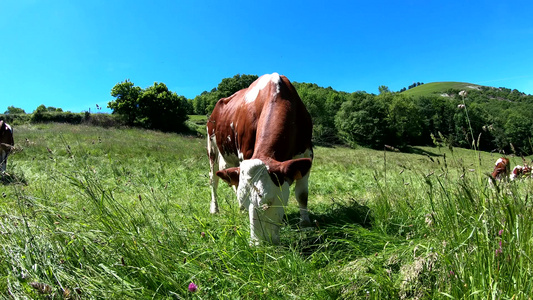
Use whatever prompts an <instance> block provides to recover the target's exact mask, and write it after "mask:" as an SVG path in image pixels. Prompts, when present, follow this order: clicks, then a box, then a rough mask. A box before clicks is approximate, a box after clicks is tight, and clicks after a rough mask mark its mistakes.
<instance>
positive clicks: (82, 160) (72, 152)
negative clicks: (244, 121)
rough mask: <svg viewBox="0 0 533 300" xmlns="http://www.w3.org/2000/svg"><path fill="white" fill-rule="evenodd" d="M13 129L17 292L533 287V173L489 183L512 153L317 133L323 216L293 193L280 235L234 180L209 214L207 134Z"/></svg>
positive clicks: (10, 248) (5, 225)
mask: <svg viewBox="0 0 533 300" xmlns="http://www.w3.org/2000/svg"><path fill="white" fill-rule="evenodd" d="M14 132H15V143H16V151H15V153H14V154H13V155H12V156H10V160H9V162H8V169H7V172H8V175H6V176H5V177H4V178H3V179H2V184H0V194H1V197H0V247H1V251H0V295H1V297H2V298H12V299H35V298H37V299H39V298H43V299H249V298H252V299H528V297H529V295H531V294H533V281H532V280H531V278H533V277H532V276H533V274H532V273H533V261H532V259H533V251H532V247H531V245H532V243H533V231H532V229H533V228H532V227H533V222H532V221H533V220H532V212H531V210H532V205H531V200H530V199H529V195H530V194H531V191H532V188H533V186H532V181H528V180H524V181H517V182H512V183H501V184H497V185H496V186H495V187H492V188H491V187H489V185H488V177H487V174H488V173H490V172H491V171H492V168H493V166H494V162H495V161H496V159H497V158H498V157H499V156H498V154H490V153H485V152H475V151H472V150H465V149H457V148H454V149H449V148H447V147H446V148H444V147H441V148H437V147H435V148H430V147H416V148H413V149H412V151H411V153H400V152H395V151H392V150H389V149H387V151H375V150H370V149H364V148H359V149H348V148H342V147H334V148H324V147H316V148H315V161H314V164H313V168H312V173H311V178H310V190H309V192H310V196H309V199H310V201H309V209H310V213H311V220H312V221H313V222H314V227H313V228H311V229H308V230H300V229H299V228H298V221H299V212H298V207H297V203H296V201H295V199H294V195H293V194H292V193H291V198H290V200H289V205H288V207H287V208H286V222H285V223H286V224H285V225H284V226H283V228H282V240H281V244H280V245H278V246H269V245H263V246H257V247H253V246H250V245H249V243H248V238H249V227H248V216H247V214H246V213H242V212H240V211H239V209H238V204H237V203H236V199H235V195H234V193H233V190H232V189H230V188H229V187H228V186H227V185H225V184H222V183H221V186H220V188H219V200H220V209H221V213H220V214H218V215H211V214H210V213H209V201H210V189H209V178H208V172H209V163H208V159H207V155H206V150H205V140H204V139H203V138H197V137H186V136H180V135H177V134H168V133H160V132H154V131H147V130H140V129H113V128H111V129H105V128H101V127H93V126H83V125H65V124H41V125H21V126H17V127H15V128H14ZM509 158H510V159H511V162H512V165H513V166H514V165H516V164H522V159H521V158H518V157H511V156H509ZM190 283H194V284H195V285H196V286H197V290H196V291H194V292H193V291H189V289H188V287H189V284H190Z"/></svg>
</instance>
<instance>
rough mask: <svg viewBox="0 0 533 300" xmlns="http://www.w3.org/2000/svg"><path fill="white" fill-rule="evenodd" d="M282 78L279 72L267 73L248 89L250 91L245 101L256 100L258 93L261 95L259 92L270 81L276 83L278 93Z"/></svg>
mask: <svg viewBox="0 0 533 300" xmlns="http://www.w3.org/2000/svg"><path fill="white" fill-rule="evenodd" d="M280 80H281V78H280V77H279V74H278V73H272V74H266V75H263V76H261V78H259V79H258V80H257V82H256V84H255V85H254V86H253V87H252V88H251V89H250V90H248V92H247V93H246V95H245V96H244V100H245V102H246V103H250V102H254V101H255V99H257V95H259V92H260V91H261V90H262V89H264V88H265V87H266V86H267V84H268V83H269V82H272V83H274V84H276V87H277V88H276V94H278V93H279V83H280Z"/></svg>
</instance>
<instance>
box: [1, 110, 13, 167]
mask: <svg viewBox="0 0 533 300" xmlns="http://www.w3.org/2000/svg"><path fill="white" fill-rule="evenodd" d="M14 145H15V141H14V139H13V129H12V128H11V126H9V125H8V124H7V123H5V122H4V121H3V120H0V172H1V173H2V174H3V173H4V172H5V171H6V166H7V156H8V155H9V153H10V152H11V149H12V148H13V146H14Z"/></svg>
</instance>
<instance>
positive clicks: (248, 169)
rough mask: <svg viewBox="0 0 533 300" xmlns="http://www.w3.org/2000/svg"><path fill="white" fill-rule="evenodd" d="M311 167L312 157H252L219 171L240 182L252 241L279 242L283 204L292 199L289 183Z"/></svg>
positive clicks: (239, 192) (241, 202)
mask: <svg viewBox="0 0 533 300" xmlns="http://www.w3.org/2000/svg"><path fill="white" fill-rule="evenodd" d="M310 169H311V159H309V158H300V159H292V160H288V161H284V162H278V161H274V160H269V161H267V162H263V161H262V160H260V159H250V160H244V161H242V162H241V165H240V166H239V167H234V168H228V169H225V170H220V171H218V172H217V176H219V177H220V178H222V179H223V180H224V181H226V182H228V183H229V184H232V185H236V186H237V199H238V201H239V205H240V207H241V209H245V208H248V213H249V215H250V229H251V241H252V242H253V243H256V244H257V243H259V242H260V241H271V242H272V243H274V244H278V243H279V238H280V237H279V231H280V225H281V223H282V220H283V214H284V207H285V206H286V205H287V202H288V199H289V186H290V184H291V183H292V182H293V181H294V180H297V179H300V178H302V176H305V175H306V174H307V173H308V172H309V170H310Z"/></svg>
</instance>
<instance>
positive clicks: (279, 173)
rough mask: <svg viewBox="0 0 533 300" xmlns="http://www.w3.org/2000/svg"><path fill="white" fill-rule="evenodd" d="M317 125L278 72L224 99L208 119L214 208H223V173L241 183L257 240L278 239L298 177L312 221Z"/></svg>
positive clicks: (303, 213) (304, 215)
mask: <svg viewBox="0 0 533 300" xmlns="http://www.w3.org/2000/svg"><path fill="white" fill-rule="evenodd" d="M312 127H313V124H312V121H311V116H310V115H309V112H308V111H307V109H306V108H305V106H304V104H303V102H302V100H301V99H300V96H298V93H297V92H296V90H295V88H294V86H293V85H292V84H291V83H290V81H289V80H288V79H287V77H285V76H280V75H278V74H277V73H273V74H267V75H263V76H261V77H260V78H258V79H257V80H256V81H254V82H253V83H252V84H251V85H250V86H249V87H248V88H246V89H242V90H240V91H238V92H236V93H235V94H233V95H232V96H230V97H228V98H223V99H220V100H219V101H218V102H217V104H216V105H215V108H214V109H213V112H212V113H211V116H210V117H209V119H208V122H207V133H208V137H207V152H208V155H209V162H210V166H211V172H210V173H209V176H210V180H211V208H210V211H211V213H216V212H218V203H217V186H218V179H219V178H222V179H223V180H224V181H226V182H228V183H229V184H230V185H232V186H233V188H234V189H235V191H236V193H237V200H238V202H239V206H240V208H241V209H243V210H244V209H248V214H249V218H250V237H251V242H252V243H255V244H258V243H260V242H261V241H269V242H272V243H274V244H278V243H279V241H280V236H279V232H280V225H281V223H282V221H283V215H284V207H285V206H286V205H287V202H288V198H289V187H290V185H291V184H292V183H293V182H295V189H294V190H295V194H296V199H297V200H298V204H299V208H300V217H301V222H300V225H301V226H309V225H310V224H311V222H310V220H309V214H308V210H307V199H308V179H309V172H310V170H311V164H312V159H313V148H312V144H311V136H312ZM215 175H216V176H215Z"/></svg>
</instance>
